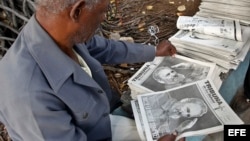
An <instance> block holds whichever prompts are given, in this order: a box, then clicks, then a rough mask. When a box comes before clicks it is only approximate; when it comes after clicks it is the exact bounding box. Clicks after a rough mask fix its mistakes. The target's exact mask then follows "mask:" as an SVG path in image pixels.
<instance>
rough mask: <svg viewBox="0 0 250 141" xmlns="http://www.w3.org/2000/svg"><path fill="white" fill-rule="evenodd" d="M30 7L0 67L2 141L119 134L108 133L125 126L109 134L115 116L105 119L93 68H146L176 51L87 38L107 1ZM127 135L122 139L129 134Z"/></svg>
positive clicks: (100, 77) (70, 140)
mask: <svg viewBox="0 0 250 141" xmlns="http://www.w3.org/2000/svg"><path fill="white" fill-rule="evenodd" d="M36 4H37V7H36V13H35V14H34V16H32V17H31V19H30V20H29V22H28V23H27V24H26V26H25V27H24V28H23V30H22V32H21V33H20V34H19V36H18V37H17V39H16V41H15V43H13V45H12V47H11V48H10V49H9V50H8V52H7V53H6V55H5V56H4V57H3V58H2V60H1V62H0V85H1V93H0V97H1V99H0V121H2V122H3V123H4V124H5V125H6V128H7V130H8V133H9V134H10V137H11V138H12V140H14V141H21V140H22V141H44V140H52V141H56V140H58V141H86V140H88V141H96V140H112V135H114V133H119V134H121V135H122V134H123V132H117V131H116V130H115V129H120V130H121V131H122V129H123V128H125V127H123V126H122V127H120V128H117V127H113V125H114V126H115V125H118V122H119V119H117V118H119V117H118V116H117V117H111V120H110V114H109V113H110V109H112V105H114V104H113V103H111V99H112V92H111V90H110V86H109V84H108V81H107V78H106V75H105V73H104V71H103V68H102V65H101V64H102V63H105V64H115V63H123V62H127V63H135V62H144V61H151V60H153V59H154V57H155V55H157V56H165V55H173V54H175V53H176V49H175V48H174V47H173V46H172V45H171V44H170V43H169V42H168V41H163V42H161V43H160V44H159V45H158V46H157V47H156V49H155V48H154V47H152V46H146V45H141V44H132V43H125V42H115V41H111V40H106V39H104V38H102V37H99V36H93V35H94V33H95V30H96V29H97V28H98V26H99V25H100V23H101V22H102V21H103V20H104V19H105V13H106V11H107V7H108V5H109V0H53V1H52V0H37V1H36ZM114 118H115V119H114ZM112 119H114V121H117V123H113V122H112ZM122 119H125V118H122ZM130 123H131V122H130V121H128V124H130ZM111 124H112V126H111ZM129 126H130V125H128V127H129ZM111 129H112V132H111ZM127 131H129V130H127ZM132 131H135V130H131V134H128V133H127V132H124V133H126V134H128V135H133V134H136V131H135V132H132ZM112 133H113V134H112ZM116 137H117V136H116ZM121 138H122V137H121ZM124 138H126V137H124ZM124 138H123V139H119V138H113V140H126V139H124ZM127 139H128V140H135V138H133V137H131V138H130V137H129V136H128V138H127ZM163 139H164V138H163ZM174 139H175V136H166V137H165V140H171V141H172V140H174Z"/></svg>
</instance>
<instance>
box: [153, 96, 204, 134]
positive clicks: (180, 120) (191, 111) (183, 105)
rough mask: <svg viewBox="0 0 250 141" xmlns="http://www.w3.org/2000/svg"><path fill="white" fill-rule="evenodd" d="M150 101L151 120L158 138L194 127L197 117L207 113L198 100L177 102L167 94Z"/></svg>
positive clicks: (201, 102)
mask: <svg viewBox="0 0 250 141" xmlns="http://www.w3.org/2000/svg"><path fill="white" fill-rule="evenodd" d="M151 100H155V102H154V104H153V105H152V107H151V108H152V109H151V110H152V113H154V114H153V117H152V118H153V120H154V121H155V124H156V129H157V131H156V132H158V134H159V136H163V135H166V134H180V133H182V132H183V131H185V130H186V129H189V128H191V127H193V126H194V125H195V123H196V122H197V121H198V118H199V117H202V116H203V115H204V114H206V113H207V111H208V107H207V105H206V104H205V102H204V101H203V100H202V99H200V98H183V99H181V100H177V99H175V98H173V97H171V96H170V95H169V94H162V95H160V96H157V97H155V98H152V99H151Z"/></svg>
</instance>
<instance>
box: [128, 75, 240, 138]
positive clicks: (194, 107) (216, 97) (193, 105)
mask: <svg viewBox="0 0 250 141" xmlns="http://www.w3.org/2000/svg"><path fill="white" fill-rule="evenodd" d="M131 104H132V109H133V113H134V117H135V121H136V126H137V129H138V133H139V135H140V137H141V139H142V140H147V141H156V140H157V139H159V138H160V137H162V136H164V135H167V134H173V133H177V135H178V136H177V138H176V140H179V139H180V138H183V137H189V136H200V135H206V134H211V133H215V132H219V131H223V128H224V127H223V126H224V125H227V124H230V125H232V124H244V122H243V121H242V120H241V119H240V118H239V117H238V116H237V115H236V114H235V112H234V111H233V110H232V109H231V108H230V106H229V105H228V104H227V102H226V101H225V100H224V99H223V98H222V96H221V95H220V94H219V92H218V91H217V89H216V88H215V86H214V85H213V82H212V81H211V80H209V79H204V80H200V81H196V82H194V83H190V84H186V85H183V86H180V87H177V88H173V89H170V90H165V91H159V92H152V93H147V94H143V95H139V96H138V100H133V101H131Z"/></svg>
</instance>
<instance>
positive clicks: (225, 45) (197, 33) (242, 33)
mask: <svg viewBox="0 0 250 141" xmlns="http://www.w3.org/2000/svg"><path fill="white" fill-rule="evenodd" d="M176 25H177V28H178V29H180V30H179V31H178V32H177V33H176V34H175V35H174V36H172V37H171V38H169V40H170V41H171V43H172V44H173V45H175V47H176V48H177V52H178V53H180V54H182V55H185V56H187V57H190V58H193V59H196V60H202V61H210V62H214V63H216V64H217V65H218V66H220V67H221V69H224V72H225V73H226V72H228V71H229V70H230V69H237V67H238V66H239V64H240V63H241V62H242V61H243V60H244V59H245V57H246V55H247V53H248V50H249V47H250V27H247V26H242V25H240V23H239V21H237V20H226V19H217V18H205V17H198V16H194V17H190V16H180V17H179V18H178V20H177V24H176Z"/></svg>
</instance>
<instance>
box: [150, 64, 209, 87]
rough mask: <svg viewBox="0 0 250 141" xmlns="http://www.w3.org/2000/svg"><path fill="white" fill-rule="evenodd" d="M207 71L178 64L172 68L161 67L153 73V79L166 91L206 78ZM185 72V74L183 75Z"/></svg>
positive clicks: (191, 65) (194, 65) (195, 66)
mask: <svg viewBox="0 0 250 141" xmlns="http://www.w3.org/2000/svg"><path fill="white" fill-rule="evenodd" d="M208 71H209V69H208V68H206V67H201V66H198V65H196V64H192V63H187V62H183V63H179V64H176V65H173V66H170V67H168V66H161V67H158V68H156V69H155V71H154V72H153V78H154V79H155V80H156V81H157V82H158V83H161V84H165V88H166V89H170V88H174V87H177V86H181V85H184V84H186V83H190V82H194V81H198V80H201V79H204V78H206V76H207V74H208ZM184 72H185V73H184Z"/></svg>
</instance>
